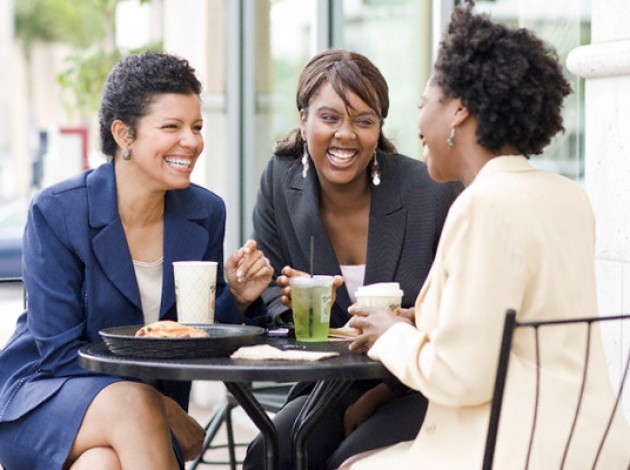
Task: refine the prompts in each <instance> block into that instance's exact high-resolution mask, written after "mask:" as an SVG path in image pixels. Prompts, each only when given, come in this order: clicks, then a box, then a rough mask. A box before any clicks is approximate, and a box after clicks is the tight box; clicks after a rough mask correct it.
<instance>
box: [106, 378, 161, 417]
mask: <svg viewBox="0 0 630 470" xmlns="http://www.w3.org/2000/svg"><path fill="white" fill-rule="evenodd" d="M97 401H98V403H99V404H100V406H101V407H102V409H101V411H102V412H104V413H107V416H109V420H110V422H111V421H113V419H114V418H115V419H117V420H120V421H125V422H129V421H131V422H133V423H137V424H138V425H139V426H144V425H145V424H150V423H155V422H156V421H157V422H164V421H165V420H166V417H165V413H166V412H165V409H164V403H163V400H162V396H161V393H160V392H158V391H157V390H155V389H154V388H153V387H151V386H150V385H146V384H143V383H139V382H116V383H114V384H111V385H110V386H108V387H106V388H105V389H103V391H102V392H101V393H99V394H98V395H97V396H96V398H95V400H94V402H95V403H96V402H97Z"/></svg>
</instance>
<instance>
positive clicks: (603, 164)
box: [567, 0, 630, 416]
mask: <svg viewBox="0 0 630 470" xmlns="http://www.w3.org/2000/svg"><path fill="white" fill-rule="evenodd" d="M591 14H592V38H591V44H590V45H587V46H582V47H579V48H577V49H575V50H573V51H572V52H571V54H570V55H569V57H568V59H567V66H568V68H569V69H570V70H571V72H573V73H574V74H576V75H578V76H581V77H583V78H585V79H586V83H585V91H586V98H585V99H586V101H585V126H586V134H585V182H586V189H587V191H588V193H589V196H590V198H591V201H592V204H593V209H594V211H595V216H596V218H597V247H596V267H597V283H598V286H597V288H598V301H599V309H600V314H601V315H615V314H619V313H629V312H630V209H629V208H630V191H628V188H629V186H630V184H629V183H630V132H629V130H630V113H629V112H628V110H629V109H630V29H628V26H627V25H628V22H627V19H628V17H630V2H628V1H627V0H592V3H591ZM629 339H630V325H625V326H624V327H623V328H614V329H611V328H608V329H606V330H605V338H604V340H605V342H606V347H607V350H608V352H609V357H610V368H611V372H612V376H613V381H616V380H617V379H618V377H619V376H620V373H621V367H622V365H623V361H624V359H625V354H623V351H625V350H627V348H628V344H629ZM628 397H629V398H630V395H628ZM624 409H625V410H626V416H630V400H626V406H625V407H624Z"/></svg>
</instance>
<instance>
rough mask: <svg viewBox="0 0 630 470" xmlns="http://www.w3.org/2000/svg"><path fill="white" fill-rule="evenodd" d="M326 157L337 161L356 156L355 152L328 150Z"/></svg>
mask: <svg viewBox="0 0 630 470" xmlns="http://www.w3.org/2000/svg"><path fill="white" fill-rule="evenodd" d="M328 155H330V156H331V157H333V158H336V159H337V160H349V159H351V158H352V157H354V156H355V155H356V151H354V150H340V149H336V150H334V151H332V150H329V151H328Z"/></svg>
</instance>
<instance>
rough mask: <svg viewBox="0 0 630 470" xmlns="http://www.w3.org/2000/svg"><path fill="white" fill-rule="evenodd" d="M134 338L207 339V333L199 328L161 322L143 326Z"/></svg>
mask: <svg viewBox="0 0 630 470" xmlns="http://www.w3.org/2000/svg"><path fill="white" fill-rule="evenodd" d="M136 336H146V337H149V338H207V337H208V333H206V332H205V331H203V330H202V329H201V328H195V327H194V326H188V325H182V324H181V323H178V322H176V321H171V320H161V321H156V322H154V323H149V324H148V325H145V326H143V327H142V328H140V329H139V330H138V331H136Z"/></svg>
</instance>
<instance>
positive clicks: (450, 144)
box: [446, 127, 455, 148]
mask: <svg viewBox="0 0 630 470" xmlns="http://www.w3.org/2000/svg"><path fill="white" fill-rule="evenodd" d="M446 145H448V147H449V148H453V147H455V128H454V127H451V133H450V135H449V136H448V139H446Z"/></svg>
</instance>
